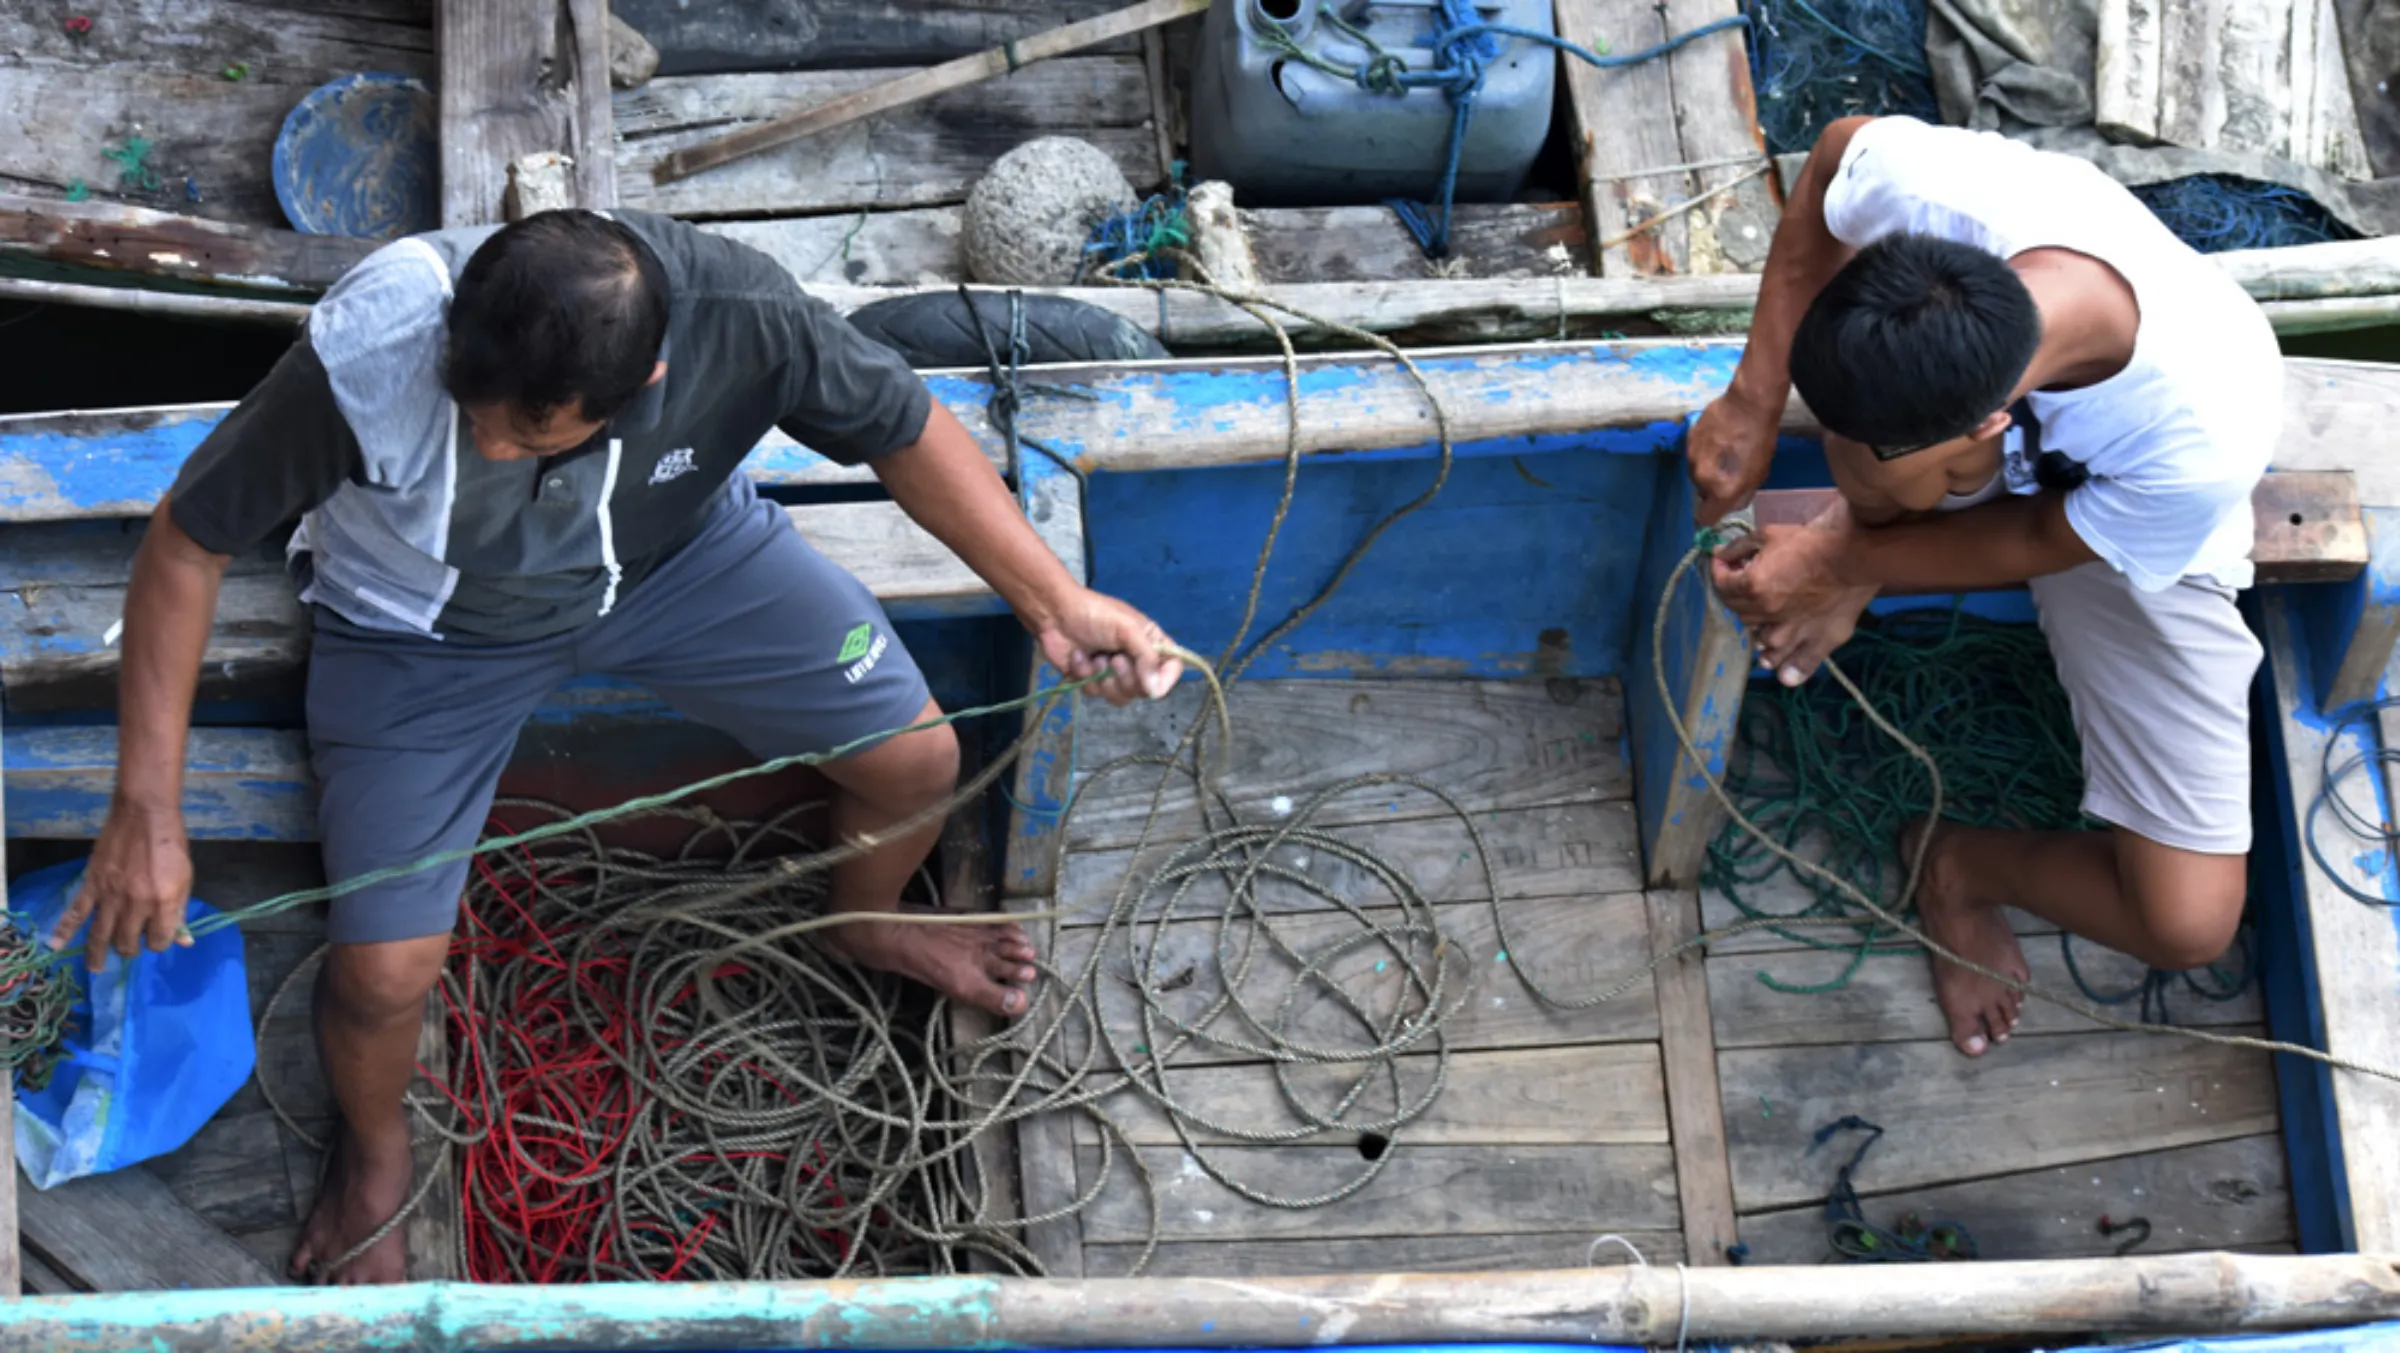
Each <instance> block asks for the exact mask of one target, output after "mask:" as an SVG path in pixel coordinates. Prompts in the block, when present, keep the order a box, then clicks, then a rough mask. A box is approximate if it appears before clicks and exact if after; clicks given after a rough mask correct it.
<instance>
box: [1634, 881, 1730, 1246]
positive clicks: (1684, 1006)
mask: <svg viewBox="0 0 2400 1353" xmlns="http://www.w3.org/2000/svg"><path fill="white" fill-rule="evenodd" d="M1644 900H1645V902H1646V904H1647V909H1648V911H1649V916H1650V954H1651V957H1652V958H1654V959H1664V958H1665V956H1666V955H1667V954H1668V953H1670V952H1672V951H1673V950H1674V949H1675V947H1676V946H1677V945H1680V944H1682V943H1684V942H1685V941H1687V940H1689V939H1691V938H1692V937H1693V936H1695V935H1697V934H1699V933H1700V903H1699V898H1698V897H1697V896H1696V895H1694V894H1693V893H1692V892H1690V891H1688V890H1684V889H1676V890H1673V891H1664V890H1660V891H1653V892H1651V893H1649V894H1648V895H1647V897H1646V898H1645V899H1644ZM1653 980H1654V981H1655V982H1656V984H1657V987H1658V1025H1659V1051H1660V1055H1661V1057H1662V1058H1663V1059H1664V1061H1665V1064H1666V1086H1665V1089H1666V1101H1667V1103H1666V1108H1667V1114H1668V1117H1669V1119H1670V1121H1672V1123H1673V1124H1674V1134H1675V1135H1674V1139H1673V1145H1674V1148H1675V1189H1676V1198H1677V1208H1678V1211H1679V1213H1680V1215H1681V1217H1682V1219H1683V1237H1684V1251H1685V1253H1686V1254H1687V1255H1688V1256H1689V1257H1690V1260H1691V1262H1693V1263H1696V1264H1719V1263H1724V1262H1726V1259H1725V1250H1726V1247H1727V1246H1729V1245H1732V1244H1733V1243H1734V1240H1735V1230H1734V1219H1733V1178H1732V1175H1731V1173H1730V1166H1729V1164H1728V1161H1727V1152H1726V1147H1725V1110H1724V1103H1723V1101H1722V1100H1721V1099H1720V1098H1719V1095H1720V1091H1719V1089H1718V1084H1717V1057H1716V1036H1715V1034H1714V1032H1713V1030H1712V1027H1711V1016H1710V1011H1709V1000H1708V969H1707V965H1706V964H1705V962H1704V961H1703V960H1702V958H1701V956H1700V953H1699V951H1698V950H1692V951H1688V952H1686V953H1685V954H1683V955H1682V956H1681V957H1680V958H1677V959H1673V960H1670V961H1666V962H1662V963H1661V964H1660V966H1659V968H1658V971H1657V974H1656V976H1655V977H1654V979H1653Z"/></svg>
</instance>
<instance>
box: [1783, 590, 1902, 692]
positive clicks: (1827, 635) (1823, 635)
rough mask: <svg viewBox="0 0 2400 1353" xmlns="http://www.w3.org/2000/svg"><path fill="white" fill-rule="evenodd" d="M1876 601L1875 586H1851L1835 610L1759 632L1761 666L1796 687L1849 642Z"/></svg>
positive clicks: (1837, 602)
mask: <svg viewBox="0 0 2400 1353" xmlns="http://www.w3.org/2000/svg"><path fill="white" fill-rule="evenodd" d="M1873 600H1875V589H1874V588H1872V587H1858V588H1852V589H1851V590H1850V591H1848V592H1846V593H1844V594H1843V595H1842V597H1841V599H1840V600H1838V601H1836V602H1834V604H1833V609H1832V610H1829V611H1824V612H1821V613H1819V614H1817V615H1813V616H1809V617H1807V618H1805V619H1800V620H1785V621H1780V622H1778V623H1776V624H1772V625H1768V626H1766V627H1765V628H1763V629H1761V630H1759V631H1758V665H1759V666H1761V667H1763V668H1765V669H1767V670H1768V671H1769V672H1772V673H1774V674H1775V679H1776V680H1777V681H1780V682H1782V683H1783V684H1784V685H1786V686H1797V685H1799V684H1800V683H1801V682H1803V681H1806V680H1808V679H1809V678H1810V677H1812V676H1815V675H1816V674H1817V669H1818V668H1819V667H1822V666H1824V665H1825V659H1826V658H1828V657H1830V656H1832V654H1833V651H1834V650H1835V649H1837V648H1840V647H1841V646H1842V645H1844V644H1846V643H1848V642H1850V636H1851V635H1852V634H1854V633H1856V632H1857V630H1858V618H1859V617H1860V616H1862V615H1864V614H1866V610H1867V603H1869V602H1871V601H1873Z"/></svg>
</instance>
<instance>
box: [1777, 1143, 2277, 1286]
mask: <svg viewBox="0 0 2400 1353" xmlns="http://www.w3.org/2000/svg"><path fill="white" fill-rule="evenodd" d="M1848 1140H1850V1141H1851V1142H1853V1143H1854V1142H1855V1140H1856V1139H1855V1138H1851V1139H1848ZM1890 1140H1891V1139H1890V1138H1889V1137H1886V1138H1885V1139H1884V1141H1883V1142H1878V1143H1876V1146H1875V1151H1874V1152H1872V1153H1870V1154H1869V1155H1868V1157H1867V1164H1866V1167H1865V1172H1866V1173H1867V1174H1868V1175H1869V1176H1870V1178H1871V1177H1872V1175H1873V1173H1874V1167H1875V1161H1876V1156H1877V1154H1879V1153H1880V1152H1881V1151H1882V1149H1883V1146H1884V1145H1885V1143H1888V1142H1889V1141H1890ZM1852 1149H1855V1148H1854V1146H1845V1147H1844V1148H1843V1151H1842V1152H1841V1153H1840V1154H1838V1155H1837V1154H1835V1153H1834V1152H1833V1146H1832V1145H1831V1144H1829V1145H1828V1146H1827V1148H1826V1150H1825V1151H1823V1152H1820V1153H1819V1155H1820V1156H1821V1157H1823V1159H1820V1160H1819V1161H1818V1162H1816V1163H1817V1166H1818V1168H1819V1170H1820V1171H1821V1172H1822V1174H1823V1180H1822V1185H1823V1186H1830V1185H1831V1183H1832V1172H1833V1170H1835V1169H1836V1168H1838V1167H1839V1166H1840V1164H1841V1163H1842V1162H1843V1161H1845V1160H1847V1159H1849V1155H1848V1152H1849V1151H1850V1150H1852ZM1863 1201H1864V1204H1865V1211H1866V1214H1867V1218H1868V1220H1870V1221H1872V1222H1874V1223H1875V1224H1877V1225H1879V1226H1891V1225H1893V1224H1894V1223H1896V1222H1897V1221H1898V1219H1899V1218H1901V1217H1902V1216H1905V1215H1907V1214H1908V1213H1911V1212H1913V1213H1915V1214H1917V1215H1918V1216H1919V1217H1922V1218H1924V1219H1925V1220H1926V1221H1928V1222H1935V1221H1957V1222H1959V1223H1960V1224H1962V1225H1964V1226H1965V1227H1966V1228H1967V1230H1968V1231H1969V1232H1970V1233H1971V1234H1972V1235H1973V1236H1974V1237H1975V1240H1976V1244H1977V1246H1978V1247H1979V1249H1980V1252H1981V1257H1983V1258H1985V1259H2068V1258H2081V1257H2085V1256H2094V1255H2106V1254H2113V1253H2115V1251H2116V1248H2117V1247H2118V1246H2119V1245H2121V1244H2123V1243H2125V1242H2126V1241H2127V1240H2129V1239H2132V1237H2131V1236H2128V1235H2123V1234H2119V1235H2117V1236H2114V1237H2111V1236H2105V1235H2102V1234H2101V1233H2100V1227H2099V1222H2100V1218H2102V1217H2108V1218H2111V1219H2112V1220H2115V1221H2126V1220H2129V1219H2131V1218H2134V1217H2142V1218H2145V1219H2147V1220H2148V1221H2149V1222H2150V1239H2149V1240H2148V1241H2147V1242H2145V1243H2144V1244H2143V1245H2142V1246H2141V1248H2140V1253H2143V1254H2165V1253H2170V1252H2174V1251H2178V1250H2235V1249H2254V1248H2260V1247H2271V1246H2286V1245H2289V1244H2291V1243H2292V1240H2293V1235H2294V1231H2293V1225H2292V1197H2291V1189H2290V1186H2289V1184H2288V1183H2287V1182H2286V1179H2285V1170H2284V1156H2283V1139H2282V1138H2281V1137H2280V1136H2278V1135H2277V1134H2275V1133H2272V1132H2268V1133H2261V1134H2259V1135H2257V1136H2254V1137H2236V1138H2232V1139H2230V1140H2227V1141H2221V1142H2209V1143H2206V1144H2204V1145H2200V1146H2183V1147H2175V1148H2172V1149H2170V1150H2165V1151H2146V1152H2143V1153H2142V1154H2140V1155H2134V1156H2122V1157H2119V1158H2116V1159H2113V1160H2100V1161H2092V1162H2089V1163H2086V1164H2077V1165H2062V1166H2056V1167H2053V1168H2051V1169H2046V1170H2033V1171H2028V1172H2026V1173H2023V1174H2012V1175H2001V1176H1997V1177H1995V1178H1990V1179H1976V1180H1970V1181H1968V1182H1966V1183H1960V1184H1942V1185H1936V1186H1934V1187H1931V1188H1923V1189H1908V1190H1903V1191H1901V1192H1898V1193H1877V1194H1870V1195H1868V1196H1867V1197H1866V1198H1865V1199H1864V1200H1863ZM1741 1224H1742V1243H1743V1244H1745V1245H1747V1246H1749V1247H1750V1252H1749V1256H1748V1259H1747V1262H1749V1263H1754V1264H1813V1263H1818V1262H1820V1261H1822V1260H1824V1259H1825V1257H1826V1239H1825V1212H1824V1209H1823V1208H1822V1207H1821V1206H1815V1205H1812V1206H1809V1207H1800V1208H1792V1209H1788V1210H1785V1211H1780V1212H1764V1213H1753V1214H1751V1215H1749V1216H1745V1217H1743V1218H1742V1223H1741Z"/></svg>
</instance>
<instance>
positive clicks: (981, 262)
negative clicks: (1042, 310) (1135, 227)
mask: <svg viewBox="0 0 2400 1353" xmlns="http://www.w3.org/2000/svg"><path fill="white" fill-rule="evenodd" d="M1135 200H1136V199H1135V196H1134V192H1133V185H1132V184H1131V183H1128V182H1127V181H1126V179H1125V174H1124V172H1123V171H1122V170H1120V169H1118V168H1117V163H1116V161H1114V160H1112V159H1110V158H1108V155H1107V154H1106V153H1105V152H1103V151H1102V150H1101V149H1100V148H1099V147H1097V146H1094V145H1092V144H1091V143H1089V142H1087V141H1078V140H1076V139H1075V138H1074V137H1071V136H1045V137H1043V138H1041V139H1040V140H1037V141H1028V142H1026V143H1025V144H1023V145H1021V146H1019V147H1017V148H1016V149H1015V150H1012V151H1010V152H1008V153H1007V154H1006V155H1003V156H1001V157H1000V158H999V159H998V160H995V161H993V163H992V167H991V168H990V169H989V170H988V171H986V172H985V174H984V176H983V178H982V179H981V180H980V181H979V182H977V183H976V185H975V189H974V191H973V192H971V193H969V194H968V195H967V209H966V213H965V219H964V221H963V223H962V226H961V230H960V235H961V243H962V244H963V245H964V246H965V250H966V255H967V271H968V273H969V274H971V275H972V276H973V277H974V278H975V280H976V281H978V282H985V283H991V284H994V285H1008V286H1065V285H1068V284H1069V283H1072V282H1074V281H1075V280H1076V276H1077V274H1078V273H1079V272H1080V271H1081V269H1082V266H1083V257H1084V255H1083V246H1084V244H1085V243H1086V242H1087V241H1088V240H1090V239H1091V235H1092V228H1093V227H1094V226H1097V225H1099V224H1100V223H1101V222H1102V221H1104V220H1106V219H1108V218H1109V217H1111V216H1114V215H1116V214H1117V213H1118V212H1121V211H1125V210H1127V209H1129V208H1130V207H1131V206H1132V205H1133V203H1134V202H1135Z"/></svg>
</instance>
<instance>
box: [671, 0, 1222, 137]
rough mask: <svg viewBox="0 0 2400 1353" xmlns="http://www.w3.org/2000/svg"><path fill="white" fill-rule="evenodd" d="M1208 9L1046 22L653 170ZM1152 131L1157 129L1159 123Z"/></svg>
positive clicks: (1155, 8)
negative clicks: (1017, 35)
mask: <svg viewBox="0 0 2400 1353" xmlns="http://www.w3.org/2000/svg"><path fill="white" fill-rule="evenodd" d="M1207 8H1208V0H1137V2H1136V3H1134V4H1131V5H1127V6H1125V7H1124V8H1122V9H1113V10H1110V11H1108V12H1107V13H1105V14H1097V15H1094V16H1092V17H1091V18H1089V19H1078V20H1076V21H1075V22H1073V23H1069V24H1059V25H1054V26H1052V27H1048V28H1044V29H1041V30H1039V31H1038V32H1035V33H1031V34H1029V35H1027V36H1025V37H1022V38H1018V39H1014V40H1012V41H1010V42H1007V43H1005V44H1000V45H995V46H993V47H990V48H987V49H985V50H983V51H980V52H976V53H973V54H971V55H968V56H962V57H956V58H954V59H952V60H949V61H944V62H942V63H940V64H938V65H933V66H926V67H922V68H920V69H917V70H910V71H894V72H890V73H887V74H886V75H885V76H884V77H883V78H882V79H880V80H877V81H876V82H875V83H873V84H871V85H868V86H867V87H865V88H863V89H858V90H853V91H852V92H850V93H848V94H845V95H842V96H840V97H838V98H834V99H829V100H827V101H826V102H824V103H820V104H816V105H814V106H812V107H808V108H802V109H798V110H796V111H793V112H790V113H785V114H782V115H780V116H777V117H772V118H769V119H767V120H766V121H764V122H758V123H754V124H752V125H750V126H747V127H743V128H740V129H739V130H736V131H730V132H723V133H720V134H716V135H712V136H710V137H708V138H707V139H705V140H702V141H699V142H696V143H694V144H692V145H688V146H684V147H682V148H680V149H678V150H675V151H672V152H670V153H668V154H667V155H666V156H665V157H664V158H662V159H661V160H660V161H659V162H658V163H657V165H656V166H654V167H653V168H652V170H651V176H652V177H653V178H654V179H656V180H657V181H658V182H660V183H674V182H678V181H680V180H683V179H686V178H689V177H691V176H692V175H694V174H699V173H703V172H706V171H707V170H710V169H714V168H717V167H719V166H721V165H726V164H730V163H732V162H734V161H735V160H739V159H745V158H748V157H750V156H753V155H758V154H762V153H764V152H766V151H770V150H775V149H778V148H780V147H782V146H786V145H789V144H791V143H792V142H794V141H799V140H803V139H805V138H807V137H811V136H821V135H823V134H825V133H826V132H829V131H833V130H835V129H837V128H840V127H846V126H849V125H851V124H852V123H856V122H861V121H864V120H866V119H867V118H870V117H875V116H878V115H880V114H884V113H890V112H896V111H898V110H899V109H902V108H906V107H909V106H911V105H914V104H918V103H922V102H924V101H925V100H927V99H930V98H933V97H935V96H937V95H940V94H945V93H948V92H950V91H952V90H957V89H965V88H968V87H970V86H973V85H979V84H982V83H983V82H985V81H987V80H996V79H999V78H1000V77H1002V76H1006V75H1014V74H1016V72H1017V70H1018V68H1019V67H1020V66H1022V65H1027V64H1030V63H1033V62H1037V61H1047V60H1050V59H1052V58H1054V57H1060V56H1065V55H1068V54H1069V53H1073V52H1079V51H1083V50H1085V49H1087V48H1091V47H1096V46H1099V45H1101V44H1103V43H1106V42H1109V41H1111V40H1112V39H1116V38H1122V37H1127V36H1130V35H1132V34H1135V33H1146V32H1150V31H1152V30H1154V29H1156V28H1157V27H1158V26H1159V25H1160V24H1163V23H1169V22H1172V21H1173V20H1176V19H1182V18H1188V17H1190V16H1191V15H1194V14H1198V13H1200V12H1202V11H1203V10H1206V9H1207ZM1153 106H1154V107H1155V105H1153ZM1151 130H1152V131H1153V133H1155V131H1156V128H1155V127H1152V128H1151ZM1162 163H1163V159H1162Z"/></svg>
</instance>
